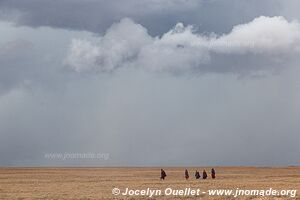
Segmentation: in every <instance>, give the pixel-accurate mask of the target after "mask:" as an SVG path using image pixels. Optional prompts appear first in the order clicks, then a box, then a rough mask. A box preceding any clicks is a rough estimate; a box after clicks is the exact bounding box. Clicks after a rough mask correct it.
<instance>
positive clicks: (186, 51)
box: [65, 16, 300, 73]
mask: <svg viewBox="0 0 300 200" xmlns="http://www.w3.org/2000/svg"><path fill="white" fill-rule="evenodd" d="M299 53H300V24H299V22H298V21H290V22H289V21H287V20H286V19H285V18H284V17H265V16H261V17H258V18H255V19H254V20H253V21H251V22H249V23H246V24H241V25H237V26H234V27H233V29H232V30H231V32H229V33H228V34H222V35H216V34H213V33H212V34H206V35H205V34H199V33H197V31H196V29H195V28H194V27H193V26H191V25H188V26H184V25H183V24H182V23H177V24H176V26H175V27H174V28H172V29H171V30H170V31H168V32H167V33H165V34H163V35H162V36H161V37H151V36H150V35H149V34H148V32H147V29H146V28H145V27H143V26H141V25H140V24H137V23H135V22H134V21H132V20H131V19H128V18H125V19H123V20H121V21H120V22H119V23H115V24H113V25H112V26H111V27H110V28H109V29H108V30H107V32H106V33H105V35H104V36H103V37H98V38H95V40H93V41H91V40H85V39H73V41H72V43H71V45H70V49H69V52H68V55H67V57H66V59H65V65H67V66H68V67H70V68H71V69H73V70H75V71H77V72H89V71H96V72H112V71H114V70H116V69H118V68H122V67H135V68H143V69H146V70H150V71H163V72H171V73H185V72H190V71H198V72H224V71H226V72H239V71H253V69H255V70H265V68H266V66H272V67H271V68H276V67H280V66H281V64H282V63H285V64H286V62H287V61H288V60H289V59H291V57H294V58H295V56H297V55H299ZM235 56H238V57H239V59H243V58H245V60H247V57H256V58H257V59H255V60H253V61H252V63H248V64H247V63H243V66H241V64H240V63H239V62H236V63H232V60H234V59H235ZM221 61H222V63H223V64H221V63H220V62H221ZM268 68H269V67H268Z"/></svg>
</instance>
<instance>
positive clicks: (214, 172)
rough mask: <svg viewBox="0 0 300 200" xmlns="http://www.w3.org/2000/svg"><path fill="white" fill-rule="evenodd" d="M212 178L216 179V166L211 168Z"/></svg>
mask: <svg viewBox="0 0 300 200" xmlns="http://www.w3.org/2000/svg"><path fill="white" fill-rule="evenodd" d="M211 178H212V179H215V178H216V171H215V169H214V168H212V169H211Z"/></svg>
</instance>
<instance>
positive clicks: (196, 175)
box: [195, 170, 201, 179]
mask: <svg viewBox="0 0 300 200" xmlns="http://www.w3.org/2000/svg"><path fill="white" fill-rule="evenodd" d="M195 177H196V179H199V178H200V177H201V176H200V173H199V172H198V171H197V170H196V173H195Z"/></svg>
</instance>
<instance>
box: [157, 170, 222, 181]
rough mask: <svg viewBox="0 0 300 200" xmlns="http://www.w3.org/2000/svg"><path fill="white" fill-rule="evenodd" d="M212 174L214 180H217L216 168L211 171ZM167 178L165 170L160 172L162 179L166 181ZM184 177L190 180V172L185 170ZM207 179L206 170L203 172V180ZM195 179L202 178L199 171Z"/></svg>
mask: <svg viewBox="0 0 300 200" xmlns="http://www.w3.org/2000/svg"><path fill="white" fill-rule="evenodd" d="M210 174H211V178H212V179H215V178H216V170H215V169H214V168H212V169H211V171H210ZM166 177H167V173H166V172H165V170H163V169H161V170H160V179H161V180H165V178H166ZM184 177H185V179H186V180H188V179H189V178H190V175H189V171H188V170H187V169H185V171H184ZM207 177H208V176H207V172H206V171H205V169H204V170H203V172H202V179H207ZM195 178H196V179H200V178H201V175H200V172H199V171H197V170H196V172H195Z"/></svg>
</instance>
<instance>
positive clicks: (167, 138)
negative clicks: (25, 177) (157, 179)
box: [0, 0, 300, 166]
mask: <svg viewBox="0 0 300 200" xmlns="http://www.w3.org/2000/svg"><path fill="white" fill-rule="evenodd" d="M299 8H300V2H299V1H297V0H264V1H261V0H251V1H249V0H165V1H160V0H144V1H141V0H110V1H106V0H84V1H83V0H60V1H56V0H43V1H40V0H0V166H172V165H173V166H192V165H193V166H208V165H214V166H215V165H258V166H275V165H300V157H299V155H300V145H299V143H300V134H299V133H300V123H299V122H300V121H299V120H300V79H299V77H300V66H299V63H300V14H299ZM49 153H61V154H66V153H67V154H72V153H73V154H75V153H95V154H97V153H99V154H101V155H102V154H103V155H104V154H105V155H109V158H108V159H99V158H98V159H82V158H80V159H79V158H78V159H66V160H63V159H49V158H46V157H45V154H49Z"/></svg>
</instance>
